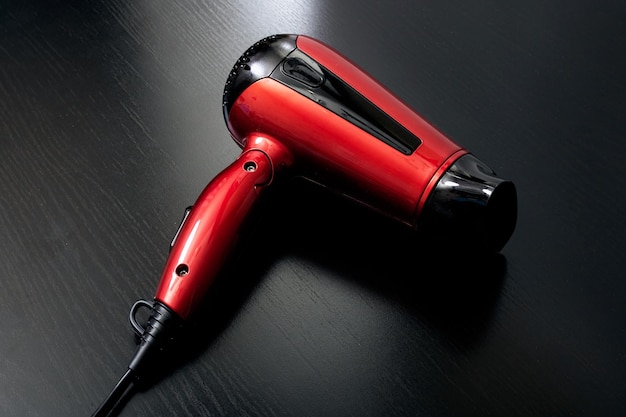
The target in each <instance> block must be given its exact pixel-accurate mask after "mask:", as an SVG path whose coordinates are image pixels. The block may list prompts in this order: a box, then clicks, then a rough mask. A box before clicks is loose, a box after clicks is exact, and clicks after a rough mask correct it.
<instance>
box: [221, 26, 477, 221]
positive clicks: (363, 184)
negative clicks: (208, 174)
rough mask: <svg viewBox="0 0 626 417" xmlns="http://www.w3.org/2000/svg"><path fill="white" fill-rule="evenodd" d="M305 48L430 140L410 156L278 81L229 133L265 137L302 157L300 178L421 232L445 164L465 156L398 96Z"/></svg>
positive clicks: (251, 99) (268, 82) (248, 94)
mask: <svg viewBox="0 0 626 417" xmlns="http://www.w3.org/2000/svg"><path fill="white" fill-rule="evenodd" d="M297 46H298V48H299V49H301V50H302V51H303V52H304V53H306V54H307V55H309V56H310V57H312V58H313V59H315V60H316V61H318V62H319V63H320V64H321V65H323V66H324V67H326V68H327V69H328V70H330V71H331V72H333V73H334V74H335V75H337V76H338V77H339V78H341V79H343V80H344V81H346V82H347V83H348V84H349V85H351V86H352V87H353V88H354V89H355V90H357V91H358V92H359V93H361V94H362V95H363V96H364V97H366V98H367V99H368V100H370V101H371V102H372V103H374V104H375V105H376V106H378V107H379V108H380V109H382V110H383V111H384V112H386V113H387V114H389V115H390V116H391V117H392V118H394V119H395V120H396V121H397V122H399V123H400V124H402V125H403V126H404V127H406V128H407V129H408V130H409V131H411V132H412V133H413V134H414V135H415V136H417V137H418V138H420V139H421V140H422V144H421V145H420V146H419V147H418V148H417V150H416V151H415V152H413V153H412V154H411V155H405V154H403V153H401V152H399V151H397V150H396V149H394V148H392V147H391V146H388V145H387V144H385V143H383V142H382V141H380V140H378V139H377V138H374V137H373V136H371V135H370V134H369V133H367V132H365V131H364V130H362V129H360V128H359V127H357V126H355V125H354V124H352V123H350V122H349V121H347V120H345V119H344V118H342V117H340V116H338V115H336V114H334V113H332V112H330V111H329V110H328V109H326V108H324V107H323V106H320V105H319V104H317V103H316V102H314V101H312V100H310V99H308V98H306V97H304V96H303V95H301V94H299V93H297V92H295V91H294V90H292V89H290V88H289V87H287V86H285V85H283V84H281V83H279V82H278V81H275V80H273V79H271V78H265V79H262V80H260V81H257V82H255V83H254V84H252V85H251V86H250V87H248V88H247V89H246V90H245V91H243V93H242V94H241V95H240V96H239V97H238V99H237V100H236V101H235V103H234V105H233V107H232V109H231V110H230V112H229V116H228V126H229V129H230V131H231V134H232V135H233V138H234V139H235V141H237V142H238V143H243V142H245V140H246V139H245V138H246V137H247V136H248V135H250V134H253V133H259V132H262V133H263V134H267V135H270V136H272V137H274V138H276V139H277V140H279V141H280V142H281V143H283V144H284V145H285V146H286V147H287V148H288V149H289V150H290V151H291V152H292V153H293V155H294V158H295V165H296V167H297V168H298V170H299V173H300V175H303V176H305V177H307V178H309V179H311V180H313V181H315V182H319V183H321V184H323V185H325V186H328V187H330V188H332V189H334V190H336V191H337V192H339V193H340V194H344V195H346V196H348V197H350V198H353V199H355V200H357V201H360V202H361V203H363V204H365V205H367V206H370V207H372V208H373V209H375V210H377V211H380V212H383V213H384V214H386V215H388V216H390V217H393V218H395V219H397V220H399V221H401V222H403V223H406V224H408V225H411V226H414V225H415V217H416V215H417V213H416V212H417V210H418V209H419V208H420V207H421V205H422V204H423V202H424V201H425V198H426V197H427V194H425V191H426V190H427V189H429V187H432V186H433V184H434V182H436V181H433V180H434V179H435V180H436V178H434V176H435V175H436V174H438V175H440V174H441V173H442V172H443V169H442V168H443V167H444V165H445V166H447V165H449V164H450V163H451V162H452V161H453V160H454V159H456V158H458V157H460V156H461V155H463V154H464V153H466V151H465V150H463V149H462V148H461V147H460V146H458V145H457V144H455V143H453V142H452V141H451V140H449V139H448V138H446V137H445V136H444V135H443V134H441V133H440V132H439V131H437V130H436V129H435V128H434V127H433V126H431V125H430V124H429V123H428V122H426V121H425V120H424V119H423V118H422V117H420V116H419V115H418V114H416V113H415V112H414V111H413V110H411V109H410V108H409V107H408V106H407V105H406V104H404V103H403V102H402V101H401V100H400V99H398V98H397V97H396V96H395V95H393V94H392V93H390V92H389V91H388V90H387V89H385V88H384V87H383V86H381V85H380V84H379V83H378V82H376V81H375V80H374V79H372V78H371V77H370V76H369V75H367V74H366V73H365V72H363V71H362V70H361V69H359V68H358V67H357V66H356V65H354V64H353V63H351V62H350V61H349V60H347V59H346V58H344V57H343V56H342V55H340V54H339V53H337V52H336V51H334V50H333V49H332V48H330V47H328V46H326V45H324V44H322V43H320V42H318V41H316V40H314V39H311V38H308V37H305V36H299V37H298V39H297Z"/></svg>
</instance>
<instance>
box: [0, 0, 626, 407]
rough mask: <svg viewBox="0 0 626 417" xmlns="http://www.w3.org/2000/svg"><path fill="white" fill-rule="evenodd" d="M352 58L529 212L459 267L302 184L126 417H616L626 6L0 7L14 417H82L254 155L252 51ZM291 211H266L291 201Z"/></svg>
mask: <svg viewBox="0 0 626 417" xmlns="http://www.w3.org/2000/svg"><path fill="white" fill-rule="evenodd" d="M274 33H303V34H308V35H311V36H314V37H316V38H318V39H320V40H322V41H324V42H326V43H328V44H330V45H332V46H333V47H335V48H336V49H338V50H339V51H341V52H342V53H343V54H344V55H346V56H347V57H348V58H350V59H351V60H353V61H355V62H357V63H358V64H359V65H360V66H361V67H362V68H364V69H365V70H366V71H367V72H369V73H370V74H371V75H373V76H374V77H375V78H377V79H378V80H379V81H381V82H382V83H383V84H384V85H386V86H387V87H388V88H389V89H390V90H392V91H393V92H395V93H396V94H398V95H399V96H400V97H401V98H402V99H403V100H405V101H406V102H407V103H408V104H409V105H410V106H411V107H413V108H414V109H416V110H417V111H418V112H420V113H421V114H422V115H423V116H424V117H425V118H426V119H427V120H429V121H431V122H432V123H433V124H434V125H435V126H436V127H437V128H439V129H440V130H441V131H443V132H444V133H446V134H447V135H448V136H449V137H451V138H452V139H453V140H455V141H456V142H457V143H459V144H461V145H462V146H464V147H467V148H468V149H470V150H471V151H472V152H473V153H474V154H476V155H477V156H478V157H479V158H480V159H482V160H483V161H485V162H486V163H487V164H488V165H490V166H491V167H492V168H493V169H494V170H496V172H497V173H498V174H500V175H501V176H503V177H506V178H510V179H512V180H513V181H514V182H515V183H516V185H517V189H518V195H519V218H518V226H517V229H516V231H515V234H514V235H513V237H512V239H511V240H510V242H509V244H508V245H507V246H506V247H505V248H504V249H503V251H502V253H501V256H485V257H484V258H478V257H475V258H470V259H468V258H465V257H463V256H462V252H463V248H462V247H457V248H453V249H449V248H441V247H434V248H430V249H429V248H427V247H424V245H423V244H421V243H419V242H416V240H415V238H414V235H413V234H412V233H407V231H406V230H404V229H403V228H402V227H398V226H396V225H394V224H391V223H390V222H388V221H387V220H384V219H380V218H379V217H378V216H376V215H373V214H370V213H368V212H365V211H364V210H363V209H361V208H357V207H354V206H352V205H351V204H350V203H346V202H342V201H338V200H337V199H336V198H334V197H331V196H328V195H326V194H325V193H324V192H322V191H320V190H317V189H315V188H314V187H310V186H306V185H302V186H298V185H295V186H294V185H292V186H291V188H289V193H287V195H284V193H283V194H281V195H278V196H275V198H271V199H267V200H266V201H264V202H263V204H262V205H261V206H260V208H259V210H258V211H257V212H256V216H255V217H254V219H253V221H251V225H250V228H249V230H248V233H246V234H245V236H244V237H243V238H242V240H241V242H240V244H239V246H238V249H237V251H236V254H235V255H234V256H233V259H232V260H231V261H230V262H229V263H228V265H227V266H226V268H225V269H224V272H223V274H222V276H221V277H220V280H219V281H218V284H217V286H216V288H215V289H214V291H213V292H212V293H211V295H210V296H209V299H208V300H207V303H206V305H205V308H204V309H203V310H202V312H201V313H200V314H199V316H198V318H197V320H196V322H195V324H194V326H193V327H192V329H193V331H192V336H191V337H189V340H187V343H186V344H185V345H184V347H181V349H180V352H178V353H177V355H175V356H176V357H175V358H174V359H173V360H172V361H171V362H168V363H164V364H162V370H163V371H162V372H160V373H159V374H158V375H156V376H155V377H154V378H153V380H152V382H151V383H150V384H149V385H148V386H145V387H143V388H142V389H141V390H139V391H138V392H136V393H135V395H134V396H133V397H132V398H131V399H130V400H129V401H128V403H127V404H126V405H125V408H124V409H123V410H122V413H121V415H122V416H155V415H159V416H201V415H202V416H205V415H210V416H298V417H305V416H311V417H314V416H418V415H419V416H422V415H423V416H458V415H467V416H487V415H491V416H531V415H532V416H590V415H593V416H614V415H624V414H625V413H626V389H625V388H626V353H625V352H626V351H625V349H626V324H625V319H626V282H625V280H624V266H625V265H624V259H625V257H626V254H624V249H625V247H626V245H625V242H626V241H625V237H624V236H625V231H626V221H625V220H624V203H625V201H626V198H625V197H624V180H625V178H626V176H625V174H626V169H625V168H624V165H623V163H624V156H625V155H626V140H625V135H626V128H625V127H624V112H625V111H626V67H625V65H624V64H625V63H626V56H625V51H626V3H624V2H619V1H615V2H609V1H564V0H563V1H524V2H500V1H474V2H467V1H450V2H442V1H364V0H358V1H356V0H350V1H348V0H345V1H331V0H326V1H324V0H300V1H293V2H280V1H264V2H260V1H244V0H239V1H225V0H217V1H205V2H202V1H190V2H182V1H181V2H173V1H165V0H163V1H147V0H140V1H89V2H59V1H46V2H43V1H42V2H40V3H38V2H24V1H4V2H2V5H1V6H0V415H3V416H81V415H82V416H87V415H90V414H91V412H92V411H93V410H94V409H95V408H96V407H97V406H98V404H99V403H100V402H101V401H102V400H103V399H104V397H105V396H106V394H107V393H108V392H109V390H110V389H111V388H112V387H113V385H114V384H115V382H116V381H117V379H118V378H119V377H120V376H121V374H122V373H123V371H124V370H125V369H126V365H127V364H128V361H129V359H130V356H131V354H132V352H133V351H134V347H135V340H134V338H133V333H132V330H131V328H130V326H129V325H128V319H127V316H128V310H129V308H130V306H131V305H132V303H133V302H134V301H135V300H136V299H138V298H148V299H150V298H151V297H152V295H153V293H154V290H155V288H156V284H157V281H158V279H159V274H160V269H161V267H162V266H163V264H164V262H165V259H166V256H167V251H168V245H169V241H170V239H171V238H172V236H173V234H174V232H175V231H176V228H177V226H178V223H179V221H180V218H181V216H182V213H183V209H184V208H185V207H186V206H188V205H190V204H192V203H193V201H194V200H195V198H196V196H197V195H198V194H199V192H200V191H201V190H202V188H203V187H204V186H205V185H206V183H208V181H209V180H210V179H211V178H212V177H213V176H215V175H216V174H217V173H218V172H219V171H220V170H222V169H223V168H224V167H226V166H227V165H228V164H230V163H231V162H232V161H233V160H234V159H235V158H236V156H237V155H238V153H239V148H238V147H237V146H236V144H235V143H234V142H233V141H232V140H231V139H230V137H229V134H228V132H227V130H226V126H225V123H224V120H223V116H222V109H221V94H222V90H223V86H224V82H225V80H226V77H227V75H228V72H229V70H230V68H231V67H232V65H233V64H234V63H235V61H236V60H237V58H238V57H239V55H240V54H241V53H242V52H243V51H244V50H245V49H247V48H248V46H250V45H251V44H252V43H254V42H255V41H257V40H259V39H261V38H263V37H265V36H268V35H271V34H274ZM277 194H279V193H277Z"/></svg>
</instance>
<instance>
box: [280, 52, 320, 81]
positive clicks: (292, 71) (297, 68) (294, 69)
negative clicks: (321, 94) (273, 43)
mask: <svg viewBox="0 0 626 417" xmlns="http://www.w3.org/2000/svg"><path fill="white" fill-rule="evenodd" d="M282 69H283V73H284V74H285V75H287V76H289V77H291V78H293V79H295V80H298V81H300V82H301V83H304V84H306V85H308V86H309V87H313V88H315V87H319V86H320V85H322V83H323V82H324V75H323V74H320V73H319V72H317V71H316V70H315V69H313V68H312V67H311V66H310V65H309V64H307V63H306V62H304V61H303V60H302V59H300V58H296V57H292V58H287V59H286V60H285V62H283V67H282Z"/></svg>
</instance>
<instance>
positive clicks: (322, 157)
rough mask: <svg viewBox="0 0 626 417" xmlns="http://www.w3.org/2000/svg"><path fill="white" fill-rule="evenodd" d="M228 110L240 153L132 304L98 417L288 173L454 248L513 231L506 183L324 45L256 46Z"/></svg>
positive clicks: (284, 38) (511, 196) (503, 238)
mask: <svg viewBox="0 0 626 417" xmlns="http://www.w3.org/2000/svg"><path fill="white" fill-rule="evenodd" d="M223 108H224V116H225V119H226V123H227V125H228V129H229V131H230V133H231V135H232V137H233V139H234V140H235V141H236V142H237V143H238V144H239V145H240V146H241V147H242V149H243V151H242V153H241V155H240V156H239V157H238V158H237V160H236V161H235V162H233V163H232V164H231V165H230V166H229V167H227V168H226V169H225V170H224V171H223V172H221V173H220V174H219V175H218V176H217V177H215V178H214V179H213V180H212V181H211V182H210V183H209V184H208V185H207V187H206V188H205V190H204V191H203V192H202V193H201V194H200V196H199V197H198V199H197V201H196V202H195V203H194V205H193V206H192V207H191V208H190V209H188V210H187V211H186V213H185V217H184V219H183V221H182V223H181V225H180V227H179V229H178V232H177V233H176V236H175V237H174V239H173V241H172V244H171V248H170V249H171V250H170V255H169V257H168V259H167V262H166V264H165V267H164V269H163V273H162V276H161V280H160V283H159V286H158V288H157V291H156V294H155V297H154V303H152V304H151V303H149V302H147V301H141V300H140V301H138V302H137V303H136V304H135V306H133V308H132V309H131V316H130V320H131V323H132V324H133V327H134V329H135V331H136V332H137V333H138V335H139V336H140V344H139V347H138V348H137V351H136V352H135V356H134V357H133V359H132V361H131V363H130V365H129V367H128V371H127V373H126V374H125V376H124V377H123V378H122V380H121V381H120V383H118V386H116V388H115V389H114V391H113V392H112V394H111V395H110V396H109V398H108V399H107V400H106V401H105V403H103V405H102V406H101V408H100V409H99V411H98V412H96V414H94V415H103V413H104V412H105V410H107V409H108V408H109V407H110V406H111V404H114V403H115V402H116V401H117V400H118V398H119V396H120V395H122V392H123V390H124V389H125V387H126V386H127V384H129V383H130V381H132V379H133V378H134V376H135V375H137V374H140V373H141V369H143V367H145V366H146V364H147V363H150V362H152V361H153V359H152V358H153V357H154V356H155V355H157V354H159V353H160V352H162V351H163V350H165V348H166V347H167V345H168V344H169V343H170V341H171V340H172V339H173V338H174V337H175V334H176V333H177V329H178V328H180V326H181V324H182V323H183V322H184V320H185V319H187V318H188V317H189V316H190V315H192V314H193V312H194V311H195V310H196V308H197V306H198V304H199V303H200V301H201V300H202V299H203V297H204V295H205V293H206V292H207V290H208V289H209V287H210V286H211V283H212V282H213V280H214V279H215V277H216V276H217V274H218V272H219V270H220V267H221V266H222V264H223V262H224V261H225V260H226V258H227V256H228V253H229V249H230V248H231V247H232V244H233V242H235V241H236V239H237V235H238V233H239V231H240V228H241V226H242V224H243V222H244V220H245V218H246V216H247V215H248V213H249V211H250V210H251V208H252V207H253V205H254V203H255V201H256V200H257V198H258V196H259V195H260V194H261V193H262V191H263V190H264V189H265V188H266V187H267V186H268V185H270V184H271V183H272V182H273V181H274V179H275V178H276V176H278V175H282V174H281V172H283V171H285V172H286V173H288V175H298V176H302V177H304V178H307V179H309V180H311V181H314V182H316V183H319V184H321V185H322V186H325V187H328V188H330V189H332V190H333V191H335V192H336V193H339V194H341V195H344V196H346V197H348V198H350V199H353V200H356V201H358V202H360V203H361V204H364V205H366V206H368V207H370V208H372V209H373V210H376V211H379V212H381V213H383V214H385V215H386V216H389V217H391V218H394V219H396V220H397V221H399V222H401V223H404V224H406V225H409V226H411V227H414V228H417V229H418V230H419V231H420V233H422V234H424V235H426V236H428V237H429V238H431V237H432V238H434V239H437V240H443V241H445V242H448V243H450V245H448V246H447V247H446V249H445V250H447V251H450V252H454V251H468V250H473V251H475V250H481V251H499V250H500V249H501V248H502V247H503V246H504V244H505V243H506V242H507V241H508V239H509V237H510V236H511V234H512V233H513V230H514V227H515V223H516V216H517V198H516V191H515V186H514V185H513V184H512V183H511V182H510V181H506V180H503V179H501V178H498V177H497V176H496V175H495V173H494V172H493V171H492V170H491V169H490V168H488V167H487V166H486V165H485V164H483V163H482V162H481V161H479V160H478V159H477V158H475V157H474V156H473V155H471V154H469V152H468V151H467V150H465V149H463V148H462V147H461V146H459V145H457V144H455V143H454V142H452V141H451V140H450V139H448V138H446V137H445V136H444V135H443V134H442V133H440V132H439V131H438V130H437V129H435V128H434V127H433V126H431V125H430V124H429V123H427V122H426V121H425V120H424V119H423V118H422V117H421V116H419V115H418V114H417V113H415V112H414V111H413V110H411V109H410V108H409V107H407V106H406V105H405V104H404V103H403V102H402V101H401V100H399V99H398V98H397V97H395V96H394V95H393V94H392V93H390V92H389V91H387V90H386V89H385V88H384V87H382V86H381V85H380V84H379V83H377V82H376V81H375V80H373V79H372V78H371V77H369V76H368V75H367V74H366V73H364V72H363V71H362V70H360V69H359V68H358V67H357V66H356V65H354V64H353V63H352V62H350V61H349V60H347V59H346V58H344V57H343V56H341V55H340V54H339V53H338V52H336V51H335V50H333V49H332V48H330V47H328V46H326V45H324V44H323V43H321V42H319V41H316V40H314V39H312V38H309V37H306V36H302V35H274V36H270V37H268V38H265V39H263V40H261V41H259V42H257V43H256V44H254V45H253V46H252V47H251V48H249V49H248V50H247V51H246V52H245V53H244V54H243V55H242V56H241V57H240V58H239V60H238V61H237V63H236V64H235V66H234V68H233V70H232V71H231V73H230V75H229V77H228V80H227V82H226V87H225V89H224V99H223ZM141 306H146V307H150V308H151V309H152V313H151V316H150V320H149V322H148V324H147V325H146V326H145V327H144V326H141V325H139V324H138V323H137V321H136V319H135V318H134V316H135V314H136V311H137V309H138V307H141ZM148 358H150V359H148Z"/></svg>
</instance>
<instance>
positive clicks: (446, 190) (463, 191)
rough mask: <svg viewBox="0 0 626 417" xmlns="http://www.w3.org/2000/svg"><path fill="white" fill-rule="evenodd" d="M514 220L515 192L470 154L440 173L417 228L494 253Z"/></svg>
mask: <svg viewBox="0 0 626 417" xmlns="http://www.w3.org/2000/svg"><path fill="white" fill-rule="evenodd" d="M516 222H517V192H516V189H515V185H514V184H513V183H512V182H511V181H507V180H503V179H501V178H498V177H497V176H496V174H495V172H493V171H492V170H491V169H490V168H489V167H487V166H486V165H485V164H484V163H482V162H481V161H480V160H479V159H477V158H476V157H474V156H473V155H471V154H466V155H463V156H462V157H460V158H459V159H457V160H456V161H455V162H454V163H453V164H452V165H451V166H450V167H449V168H448V169H447V170H446V171H445V172H444V174H443V175H442V176H441V178H440V179H439V181H438V182H437V185H436V186H435V188H434V189H433V190H432V193H431V195H430V196H429V198H428V200H427V201H426V204H425V205H424V208H423V211H422V213H421V216H420V219H419V224H418V228H419V229H420V230H421V231H423V232H424V233H426V234H427V235H431V234H432V235H433V236H437V237H439V238H443V240H445V241H446V242H449V243H453V244H458V245H459V246H463V247H464V249H466V248H470V249H472V250H481V251H483V250H487V251H493V252H498V251H500V250H501V249H502V247H504V245H505V244H506V242H507V241H508V240H509V238H510V237H511V235H512V234H513V230H514V229H515V224H516Z"/></svg>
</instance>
